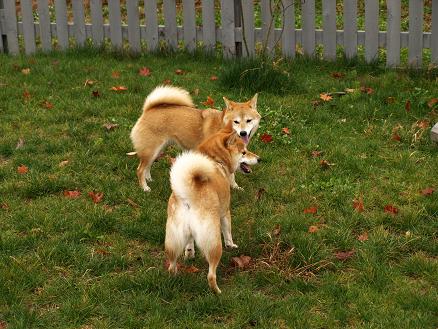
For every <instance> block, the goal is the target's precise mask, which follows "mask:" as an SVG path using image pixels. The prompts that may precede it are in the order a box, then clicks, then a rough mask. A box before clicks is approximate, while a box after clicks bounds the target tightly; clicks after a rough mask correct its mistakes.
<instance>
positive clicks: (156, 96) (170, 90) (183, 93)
mask: <svg viewBox="0 0 438 329" xmlns="http://www.w3.org/2000/svg"><path fill="white" fill-rule="evenodd" d="M160 104H171V105H182V106H189V107H194V105H193V100H192V97H190V94H189V92H188V91H187V90H184V89H182V88H178V87H173V86H158V87H156V88H155V89H154V90H152V92H151V93H150V94H149V95H148V97H146V100H145V102H144V105H143V111H146V110H148V109H150V108H153V107H155V106H158V105H160Z"/></svg>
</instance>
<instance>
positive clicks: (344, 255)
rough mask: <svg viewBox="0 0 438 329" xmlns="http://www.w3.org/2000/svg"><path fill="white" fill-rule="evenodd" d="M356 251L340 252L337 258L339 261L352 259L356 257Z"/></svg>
mask: <svg viewBox="0 0 438 329" xmlns="http://www.w3.org/2000/svg"><path fill="white" fill-rule="evenodd" d="M354 253H355V251H354V250H348V251H338V252H336V253H335V257H336V258H337V259H339V260H342V261H344V260H347V259H349V258H351V257H352V256H353V255H354Z"/></svg>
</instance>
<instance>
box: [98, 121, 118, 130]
mask: <svg viewBox="0 0 438 329" xmlns="http://www.w3.org/2000/svg"><path fill="white" fill-rule="evenodd" d="M118 126H119V125H118V124H117V123H110V122H108V123H104V124H103V125H102V127H104V128H106V130H114V129H115V128H117V127H118Z"/></svg>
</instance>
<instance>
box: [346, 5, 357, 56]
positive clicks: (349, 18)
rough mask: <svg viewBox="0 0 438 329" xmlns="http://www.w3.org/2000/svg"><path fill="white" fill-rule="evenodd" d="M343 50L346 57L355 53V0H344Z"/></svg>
mask: <svg viewBox="0 0 438 329" xmlns="http://www.w3.org/2000/svg"><path fill="white" fill-rule="evenodd" d="M344 51H345V56H346V57H347V58H353V57H355V56H356V55H357V0H346V1H344Z"/></svg>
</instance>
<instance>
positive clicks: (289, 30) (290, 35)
mask: <svg viewBox="0 0 438 329" xmlns="http://www.w3.org/2000/svg"><path fill="white" fill-rule="evenodd" d="M282 10H283V17H282V20H283V35H282V40H281V42H282V47H281V49H282V52H283V55H284V56H286V57H292V58H294V57H295V8H294V2H293V0H282Z"/></svg>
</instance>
